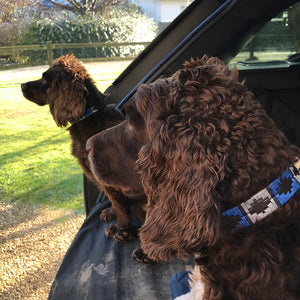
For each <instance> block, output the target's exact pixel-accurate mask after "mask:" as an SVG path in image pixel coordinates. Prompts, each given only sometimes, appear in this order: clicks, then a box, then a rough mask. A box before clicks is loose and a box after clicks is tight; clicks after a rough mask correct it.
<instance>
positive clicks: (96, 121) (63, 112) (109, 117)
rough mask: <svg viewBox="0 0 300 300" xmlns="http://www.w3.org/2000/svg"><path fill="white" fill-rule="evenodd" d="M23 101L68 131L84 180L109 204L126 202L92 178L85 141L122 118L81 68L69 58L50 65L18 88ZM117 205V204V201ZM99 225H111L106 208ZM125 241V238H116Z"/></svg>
mask: <svg viewBox="0 0 300 300" xmlns="http://www.w3.org/2000/svg"><path fill="white" fill-rule="evenodd" d="M21 88H22V92H23V95H24V97H25V98H27V99H28V100H30V101H32V102H34V103H36V104H38V105H49V108H50V112H51V114H52V116H53V119H54V121H55V122H56V124H57V126H59V127H66V126H67V125H68V124H69V123H71V124H72V125H71V126H70V127H69V128H68V130H69V132H70V135H71V139H72V154H73V155H74V156H75V157H76V158H77V160H78V163H79V164H80V166H81V167H82V169H83V171H84V173H85V174H86V176H87V177H88V178H89V179H90V180H91V181H93V182H94V183H95V184H96V185H98V186H99V187H100V189H102V190H104V191H105V193H106V194H107V196H108V198H109V199H110V200H111V202H114V200H113V199H114V198H118V199H124V198H126V197H125V196H124V195H123V194H122V192H121V191H120V189H118V187H116V188H112V187H110V186H108V187H107V186H105V185H101V184H100V185H99V182H98V181H97V180H95V177H94V176H93V174H92V172H91V169H90V165H89V160H88V152H87V151H86V142H87V140H88V138H90V137H91V136H93V135H94V134H96V133H99V132H101V131H102V130H104V129H106V128H109V127H112V126H114V125H116V124H119V123H120V122H122V121H123V120H124V117H123V114H122V113H121V112H120V111H119V110H118V109H116V108H115V106H114V105H112V104H107V103H106V97H105V95H103V94H102V93H101V92H100V91H99V90H98V89H97V87H96V86H95V84H94V82H93V80H92V79H91V77H90V75H89V74H88V73H87V71H86V69H85V67H84V66H83V64H82V63H81V62H80V61H79V60H77V59H76V58H75V57H74V56H73V55H65V56H62V57H60V58H59V59H57V60H56V61H54V63H53V65H52V66H51V67H50V68H49V69H48V70H47V71H46V72H44V73H43V76H42V78H41V79H39V80H35V81H30V82H26V83H23V84H22V85H21ZM119 201H121V200H119ZM100 217H101V219H102V220H103V221H111V220H112V219H113V218H114V217H115V214H114V212H113V209H111V208H108V209H106V210H104V211H103V212H102V214H101V216H100ZM119 238H120V239H123V238H124V239H126V237H122V236H120V237H119Z"/></svg>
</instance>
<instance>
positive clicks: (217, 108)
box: [110, 57, 300, 300]
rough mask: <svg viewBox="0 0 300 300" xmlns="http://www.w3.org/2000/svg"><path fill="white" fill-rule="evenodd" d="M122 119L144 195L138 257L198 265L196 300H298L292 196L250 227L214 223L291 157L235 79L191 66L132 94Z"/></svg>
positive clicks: (208, 63)
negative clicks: (140, 254) (200, 284)
mask: <svg viewBox="0 0 300 300" xmlns="http://www.w3.org/2000/svg"><path fill="white" fill-rule="evenodd" d="M128 110H129V112H128V116H127V120H126V121H124V122H123V123H122V124H121V125H119V126H118V127H119V128H118V131H120V132H122V134H123V136H124V140H134V141H135V145H137V146H136V148H137V149H136V150H135V152H138V165H139V169H140V174H141V179H142V183H143V186H144V190H145V192H146V195H147V208H146V219H145V223H144V225H143V226H142V228H141V230H140V238H141V245H142V249H143V251H144V253H146V254H147V255H148V257H150V258H152V259H155V260H170V259H173V258H180V259H186V258H187V257H189V256H190V255H195V256H196V257H199V256H201V257H202V258H201V259H200V258H197V259H196V264H197V266H196V270H195V275H194V277H197V276H198V277H197V278H198V280H201V281H202V282H203V283H204V287H203V295H200V296H199V295H198V296H199V297H200V298H199V299H202V298H203V299H205V300H212V299H214V300H225V299H226V300H228V299H234V300H235V299H238V300H250V299H251V300H252V299H260V300H267V299H268V300H269V299H270V300H271V299H291V300H292V299H293V300H295V299H299V292H300V291H299V286H300V285H299V278H300V276H299V275H300V274H299V270H300V268H299V259H300V244H299V243H300V241H299V224H300V219H299V211H300V207H299V205H300V204H299V198H300V193H299V191H298V192H297V193H296V194H295V195H294V196H293V198H292V199H291V200H290V201H288V203H286V204H285V205H284V206H282V207H280V208H279V209H277V210H276V211H275V212H273V213H272V214H271V215H269V216H268V217H266V218H265V219H263V220H261V221H259V222H257V223H255V224H254V225H252V226H251V227H247V228H237V227H236V219H235V218H233V217H227V218H225V217H222V215H221V212H222V211H224V210H226V209H229V208H231V207H233V206H235V205H238V204H240V203H242V202H244V201H245V200H247V199H249V198H250V197H251V196H253V195H254V194H256V193H257V192H258V191H260V190H261V189H263V188H264V187H266V186H267V185H268V184H269V183H270V182H271V181H272V180H274V179H275V178H277V177H278V176H280V175H281V174H282V172H283V171H285V170H286V169H287V168H288V167H289V165H290V164H292V163H294V162H295V161H297V158H299V157H300V150H299V148H297V147H296V146H292V145H290V144H289V142H288V140H287V139H286V138H285V136H284V135H283V133H282V132H281V131H280V130H279V129H277V128H276V126H275V125H274V123H273V121H272V120H271V119H270V118H269V117H268V115H267V114H266V112H265V111H264V109H263V108H262V106H261V105H260V104H259V103H258V102H256V101H255V100H254V99H253V95H252V93H251V92H249V91H248V90H247V88H246V87H245V85H244V83H243V82H242V83H241V82H239V81H238V72H237V70H236V69H233V70H232V71H230V70H229V69H228V67H227V66H226V65H225V64H224V63H222V62H221V61H220V60H218V59H217V58H207V57H203V58H202V59H201V60H199V59H197V60H191V61H190V62H187V63H186V64H185V66H184V68H183V69H182V70H179V71H178V72H176V73H175V74H174V75H173V76H172V77H170V78H167V79H160V80H158V81H156V82H154V83H153V84H150V85H143V86H141V87H140V88H139V90H138V92H137V94H136V96H135V101H133V102H132V103H131V104H130V105H129V108H128ZM136 120H138V122H137V121H136ZM114 133H115V130H114V129H111V130H110V134H111V135H114ZM127 146H128V145H127V144H126V143H124V144H123V148H122V149H121V150H120V151H121V152H122V153H127V152H128V151H129V150H130V149H129V148H127ZM198 271H200V272H199V274H201V275H197V274H198ZM197 299H198V298H197Z"/></svg>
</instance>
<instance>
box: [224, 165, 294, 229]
mask: <svg viewBox="0 0 300 300" xmlns="http://www.w3.org/2000/svg"><path fill="white" fill-rule="evenodd" d="M299 162H300V160H299V161H298V162H297V163H296V165H297V167H296V166H291V167H289V168H288V169H287V170H286V171H285V172H284V173H283V174H282V175H281V176H280V177H278V178H276V179H275V180H274V181H273V182H271V183H270V184H269V185H268V186H267V187H266V188H265V189H263V190H261V191H259V192H258V193H257V194H255V195H254V196H252V197H251V198H250V199H249V200H247V201H245V202H243V203H241V204H239V205H237V206H235V207H233V208H230V209H228V210H226V211H224V212H223V213H222V215H223V216H229V217H230V216H234V217H240V221H239V224H238V225H237V227H246V226H250V225H252V224H254V223H255V222H257V221H259V220H261V219H263V218H265V217H266V216H268V215H269V214H271V213H272V212H274V211H275V210H276V209H277V208H278V207H280V206H282V205H284V204H285V203H286V202H288V201H289V200H290V199H291V198H292V197H293V196H294V194H295V193H296V192H297V191H298V190H299V189H300V172H299V167H298V165H299Z"/></svg>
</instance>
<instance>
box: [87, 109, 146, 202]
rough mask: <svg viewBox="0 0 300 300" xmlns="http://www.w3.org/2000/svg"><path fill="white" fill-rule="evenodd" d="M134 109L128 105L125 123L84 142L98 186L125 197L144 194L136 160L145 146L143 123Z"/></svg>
mask: <svg viewBox="0 0 300 300" xmlns="http://www.w3.org/2000/svg"><path fill="white" fill-rule="evenodd" d="M133 109H134V106H132V105H127V107H126V110H127V119H126V121H124V122H122V123H120V124H119V125H116V126H114V127H111V128H109V129H106V130H104V131H102V132H100V133H98V134H96V135H94V136H93V137H91V138H90V139H89V140H88V141H87V147H86V149H87V151H88V152H89V161H90V166H91V170H92V172H93V175H94V177H95V178H96V180H97V182H98V183H99V184H100V185H106V186H111V187H115V188H117V189H120V190H121V191H122V193H123V194H124V195H126V196H128V197H131V198H135V197H139V196H141V195H144V190H143V187H142V185H141V181H140V176H139V175H138V172H137V165H136V159H137V155H138V152H139V150H140V148H141V147H142V146H143V145H144V144H146V143H147V142H148V141H147V140H146V138H147V137H146V136H145V135H144V130H145V129H144V126H145V123H144V121H143V119H142V118H141V116H140V115H139V113H138V112H137V111H136V110H133Z"/></svg>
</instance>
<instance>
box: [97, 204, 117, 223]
mask: <svg viewBox="0 0 300 300" xmlns="http://www.w3.org/2000/svg"><path fill="white" fill-rule="evenodd" d="M115 218H116V215H115V214H114V212H113V209H112V207H108V208H105V209H103V210H102V212H101V214H100V219H101V221H103V222H111V221H112V220H114V219H115Z"/></svg>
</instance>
